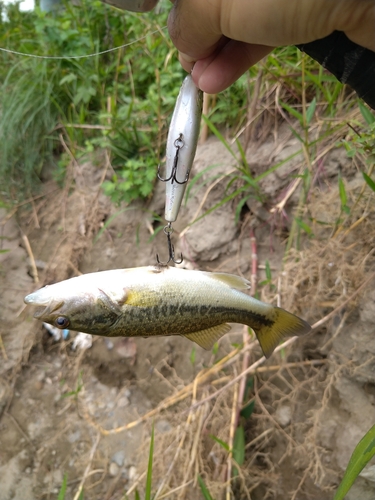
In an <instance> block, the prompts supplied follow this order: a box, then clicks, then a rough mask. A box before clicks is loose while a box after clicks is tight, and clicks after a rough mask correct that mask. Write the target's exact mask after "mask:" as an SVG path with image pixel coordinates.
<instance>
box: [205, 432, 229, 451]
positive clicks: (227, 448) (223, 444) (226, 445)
mask: <svg viewBox="0 0 375 500" xmlns="http://www.w3.org/2000/svg"><path fill="white" fill-rule="evenodd" d="M210 438H211V439H213V440H214V441H216V443H217V444H219V445H220V446H221V447H222V448H224V450H225V451H228V452H229V451H230V448H229V444H228V443H226V442H225V441H223V440H222V439H219V438H218V437H216V436H213V435H210Z"/></svg>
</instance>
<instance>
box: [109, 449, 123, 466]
mask: <svg viewBox="0 0 375 500" xmlns="http://www.w3.org/2000/svg"><path fill="white" fill-rule="evenodd" d="M124 460H125V451H124V450H119V451H116V453H114V454H113V455H112V462H115V463H116V464H117V465H118V466H119V467H122V466H123V465H124Z"/></svg>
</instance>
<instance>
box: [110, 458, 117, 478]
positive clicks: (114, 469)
mask: <svg viewBox="0 0 375 500" xmlns="http://www.w3.org/2000/svg"><path fill="white" fill-rule="evenodd" d="M119 470H120V469H119V466H118V465H117V464H116V462H112V463H111V465H110V466H109V475H110V476H112V477H115V476H117V474H118V472H119Z"/></svg>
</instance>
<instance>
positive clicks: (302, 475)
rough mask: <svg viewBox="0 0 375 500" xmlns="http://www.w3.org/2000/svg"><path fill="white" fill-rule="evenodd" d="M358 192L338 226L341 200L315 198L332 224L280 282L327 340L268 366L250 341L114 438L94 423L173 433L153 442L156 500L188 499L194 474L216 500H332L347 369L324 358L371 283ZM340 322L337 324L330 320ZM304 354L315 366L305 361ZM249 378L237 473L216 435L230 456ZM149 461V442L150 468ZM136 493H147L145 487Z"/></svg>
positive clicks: (366, 201) (289, 304) (368, 226)
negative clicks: (328, 427)
mask: <svg viewBox="0 0 375 500" xmlns="http://www.w3.org/2000/svg"><path fill="white" fill-rule="evenodd" d="M359 191H360V188H358V187H354V188H353V189H352V190H350V191H348V192H349V194H350V196H351V197H352V199H353V200H357V201H356V203H355V207H354V210H353V211H352V212H351V214H350V217H346V220H344V221H342V222H340V225H339V226H338V225H337V218H338V215H340V200H339V199H338V194H337V192H335V191H334V190H332V191H331V192H330V193H328V194H327V193H326V192H320V193H319V192H318V191H317V190H316V191H315V192H314V199H313V200H312V201H311V202H310V205H309V207H310V210H311V212H312V213H314V214H315V215H314V217H315V218H316V219H317V220H318V219H319V218H320V217H322V216H323V215H325V216H326V217H327V216H328V219H329V220H328V224H327V225H325V226H324V227H323V229H320V228H319V227H318V226H314V230H315V238H314V239H311V240H310V241H308V242H306V245H305V248H304V250H303V251H300V252H296V251H292V252H290V254H289V255H288V257H287V258H286V260H285V264H284V271H283V273H282V277H281V281H280V280H279V289H278V293H279V294H280V296H281V298H282V305H283V307H286V308H288V309H290V310H293V311H295V312H300V313H302V314H303V315H304V316H305V317H307V318H308V319H309V320H310V321H314V320H315V321H316V322H317V328H316V330H317V331H318V332H319V331H320V332H322V328H324V331H325V335H324V336H323V339H322V335H321V334H320V335H318V336H317V337H316V338H315V337H314V334H312V335H310V338H309V339H308V340H307V342H306V340H301V341H299V342H298V348H297V349H296V350H295V351H289V350H288V349H285V348H284V347H281V348H280V349H278V351H279V352H280V351H281V357H280V355H274V356H273V358H272V359H271V361H270V362H269V364H267V365H265V366H262V365H263V364H264V362H265V359H264V358H261V359H258V360H256V354H255V353H254V350H253V348H254V343H251V344H249V345H246V346H245V347H242V348H238V349H235V350H233V351H232V352H231V353H230V354H229V355H228V356H227V357H225V358H223V359H222V360H221V361H220V362H219V363H217V364H215V365H213V366H211V367H210V368H209V369H206V370H204V371H203V372H201V373H199V374H198V375H197V376H196V378H195V379H194V381H193V382H191V383H190V384H188V385H186V386H185V387H184V388H183V389H181V390H180V391H176V392H175V393H174V394H173V395H172V396H171V397H169V398H167V399H165V400H164V401H163V402H162V403H161V404H160V405H159V406H158V407H157V408H155V409H153V410H152V411H150V412H149V413H147V414H145V415H144V416H142V417H141V418H140V419H138V420H136V421H134V422H131V423H128V424H127V425H125V426H123V427H122V428H118V429H113V430H110V431H106V430H104V429H100V428H99V427H98V425H96V424H94V425H95V427H96V428H97V429H98V428H99V429H100V431H101V432H102V433H103V434H108V433H117V432H122V431H125V430H128V429H130V428H132V427H133V426H134V425H138V424H139V423H141V422H143V423H145V422H148V425H151V422H152V421H153V420H154V419H157V418H158V417H159V416H160V415H161V414H163V415H164V417H163V418H167V419H168V421H169V422H170V423H171V424H172V430H171V431H170V432H168V433H167V434H163V435H157V436H156V444H155V462H154V468H153V476H154V490H155V492H156V496H155V498H157V499H161V498H178V499H183V498H192V495H193V491H194V489H193V488H194V487H197V477H198V474H199V475H201V476H202V477H203V478H204V481H205V483H206V485H207V486H208V488H209V490H210V492H211V495H212V496H213V498H215V499H220V498H226V499H229V498H233V497H234V498H249V499H250V498H253V499H254V498H255V499H256V498H280V493H279V492H280V491H284V492H287V498H290V499H291V500H296V499H297V498H307V496H306V495H308V494H307V491H309V492H310V493H309V494H310V495H311V494H312V492H313V493H314V494H323V495H328V497H329V496H330V495H331V494H332V489H333V487H334V484H335V482H336V481H337V474H338V471H337V468H336V466H335V464H332V465H331V464H330V459H329V456H328V450H327V448H326V447H325V446H323V445H322V442H321V440H320V439H319V432H320V427H321V425H322V422H323V421H324V418H325V416H326V408H327V406H328V405H329V403H330V400H331V399H332V397H333V396H332V389H333V386H334V382H335V381H336V380H337V379H338V377H340V375H341V374H342V373H343V372H347V370H348V366H347V365H340V364H337V363H336V362H335V360H334V359H332V358H330V357H329V358H327V357H326V354H325V353H326V352H327V348H328V350H329V347H330V345H331V341H332V338H333V337H335V336H337V335H339V334H340V332H341V330H342V327H343V325H344V324H345V323H346V322H348V321H350V314H351V313H352V312H354V311H355V309H356V305H357V304H358V300H360V299H362V298H363V293H364V292H365V290H366V287H368V286H371V285H370V283H371V282H373V279H374V277H375V275H374V273H373V271H371V269H373V268H374V255H373V241H374V236H375V233H374V221H375V209H374V206H375V205H374V203H373V201H374V196H373V193H371V192H370V190H367V191H366V192H365V193H364V194H363V196H362V197H361V198H359V199H358V194H359ZM364 214H365V216H364ZM358 221H359V222H358ZM327 235H328V236H327ZM263 296H264V297H263V298H266V299H267V300H271V301H272V300H275V293H274V292H272V293H270V289H269V288H268V287H267V288H265V289H264V290H263ZM338 317H339V318H340V321H339V323H338V324H337V321H336V322H332V320H333V319H337V318H338ZM295 340H296V339H291V341H288V343H287V344H293V343H295ZM304 343H306V344H307V345H305V346H304ZM301 349H302V351H303V352H304V354H303V353H302V352H301ZM248 353H250V360H249V366H245V367H244V365H243V358H244V356H246V355H247V354H248ZM306 356H307V357H310V358H311V357H312V358H313V359H310V360H306ZM302 358H305V359H302ZM249 376H251V377H253V378H254V389H253V391H252V394H251V395H250V396H248V398H250V399H254V400H255V412H254V413H253V415H252V416H251V418H250V420H249V421H244V420H243V419H241V423H242V425H243V426H244V429H245V442H246V446H245V459H244V462H243V464H242V465H241V466H240V467H239V466H238V465H237V464H236V463H235V462H233V458H232V457H231V454H230V453H229V454H228V452H227V451H226V450H225V449H224V448H223V447H222V446H220V444H218V443H217V442H215V440H214V439H212V436H215V437H216V438H218V439H220V440H222V441H223V442H225V443H227V444H228V446H229V447H230V448H232V445H233V432H234V428H233V425H231V422H232V424H233V422H234V421H235V419H236V411H237V407H238V401H237V400H238V390H239V383H240V381H241V379H243V378H245V377H249ZM247 403H248V401H244V402H243V404H247ZM241 406H242V405H241ZM90 423H91V424H93V422H92V421H90ZM147 454H148V444H147V442H146V443H145V445H144V447H143V456H144V462H143V463H144V467H145V464H146V458H147ZM228 460H229V462H228ZM141 462H142V461H141ZM233 468H237V469H238V476H233V474H229V478H228V470H230V469H232V470H233ZM141 469H142V467H141ZM292 471H293V472H292ZM138 487H139V488H140V489H142V481H140V484H139V485H138ZM194 495H196V493H194ZM324 498H326V497H324Z"/></svg>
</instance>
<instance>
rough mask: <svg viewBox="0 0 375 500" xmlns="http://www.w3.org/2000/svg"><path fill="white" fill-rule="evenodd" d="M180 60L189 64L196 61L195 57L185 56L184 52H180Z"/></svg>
mask: <svg viewBox="0 0 375 500" xmlns="http://www.w3.org/2000/svg"><path fill="white" fill-rule="evenodd" d="M180 59H183V60H184V61H185V62H187V63H189V64H191V63H194V62H195V59H194V58H193V57H190V56H188V55H186V54H183V53H182V52H180Z"/></svg>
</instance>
